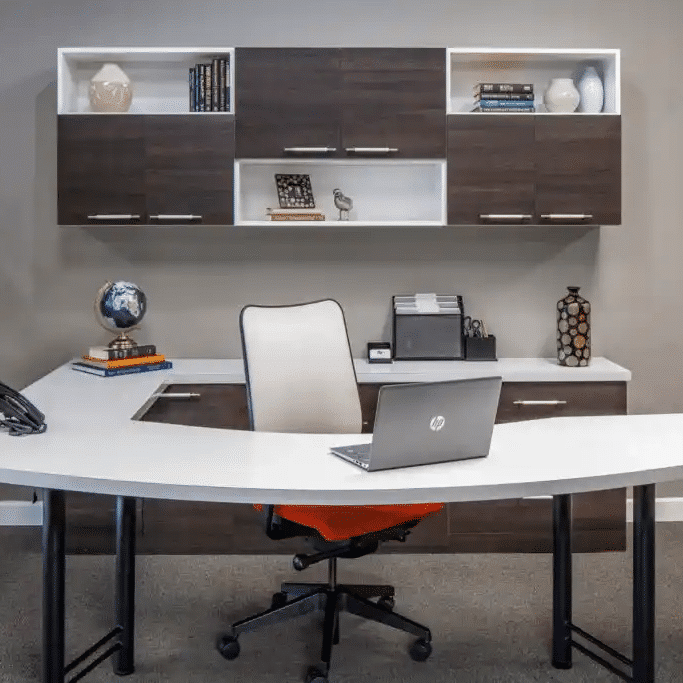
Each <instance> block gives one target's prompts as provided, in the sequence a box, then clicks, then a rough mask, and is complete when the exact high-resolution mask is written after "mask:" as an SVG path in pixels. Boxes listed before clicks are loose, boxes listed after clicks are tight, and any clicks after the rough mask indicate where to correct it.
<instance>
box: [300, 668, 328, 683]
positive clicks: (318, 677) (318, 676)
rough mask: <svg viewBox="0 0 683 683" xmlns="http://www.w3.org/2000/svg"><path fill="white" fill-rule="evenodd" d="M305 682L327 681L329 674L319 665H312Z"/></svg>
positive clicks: (320, 682) (317, 682) (322, 682)
mask: <svg viewBox="0 0 683 683" xmlns="http://www.w3.org/2000/svg"><path fill="white" fill-rule="evenodd" d="M305 683H327V676H326V675H325V674H324V673H323V672H322V671H321V670H320V669H319V668H318V667H317V666H312V667H311V668H310V669H309V670H308V673H307V674H306V681H305Z"/></svg>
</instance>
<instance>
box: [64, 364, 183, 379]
mask: <svg viewBox="0 0 683 683" xmlns="http://www.w3.org/2000/svg"><path fill="white" fill-rule="evenodd" d="M71 367H72V368H73V369H74V370H78V372H85V373H88V374H91V375H99V376H100V377H116V376H118V375H133V374H136V373H140V372H152V371H154V370H168V369H170V368H172V367H173V363H171V361H168V360H165V361H163V362H161V363H148V364H143V365H132V366H130V367H125V368H100V367H93V366H92V365H88V364H87V363H83V362H81V361H73V362H72V363H71Z"/></svg>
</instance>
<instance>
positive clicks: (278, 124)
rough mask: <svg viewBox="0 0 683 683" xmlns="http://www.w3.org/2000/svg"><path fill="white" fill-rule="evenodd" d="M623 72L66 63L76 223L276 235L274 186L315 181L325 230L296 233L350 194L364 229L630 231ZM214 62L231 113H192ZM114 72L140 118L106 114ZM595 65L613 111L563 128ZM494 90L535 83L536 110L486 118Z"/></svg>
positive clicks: (251, 60) (67, 178)
mask: <svg viewBox="0 0 683 683" xmlns="http://www.w3.org/2000/svg"><path fill="white" fill-rule="evenodd" d="M619 58H620V57H619V50H495V51H492V50H483V49H474V48H468V49H445V48H444V49H438V48H236V49H232V48H191V49H186V48H168V49H164V48H149V49H144V48H135V49H128V48H120V49H119V48H102V49H96V48H69V49H61V50H60V51H59V79H58V83H59V85H58V100H59V105H58V118H59V124H58V136H59V139H58V169H59V170H58V192H59V198H58V220H59V223H60V224H67V225H73V224H75V225H82V224H89V223H113V224H116V223H139V224H149V225H158V224H160V223H206V224H221V225H230V224H232V223H233V222H235V223H237V224H239V225H252V226H258V225H263V224H268V225H274V224H275V221H272V220H270V216H268V214H267V209H272V210H274V211H276V210H277V209H278V208H279V206H278V204H277V197H276V196H275V195H274V191H275V186H274V177H273V176H274V174H276V173H301V174H310V175H311V179H312V182H313V184H314V186H315V190H314V194H315V197H316V198H317V200H318V201H319V202H320V205H319V207H316V208H319V209H322V211H320V212H321V213H324V214H325V220H324V221H301V222H300V221H287V222H282V223H280V225H281V226H282V227H285V226H293V225H297V224H305V225H307V226H310V227H321V226H322V225H324V224H329V223H334V224H339V223H340V221H339V214H338V209H337V208H336V207H335V206H334V203H333V200H332V191H333V190H334V189H335V188H339V189H341V191H342V192H343V193H344V194H346V195H347V196H349V197H351V198H352V199H353V201H354V207H353V209H352V211H351V212H350V214H349V216H348V218H349V222H348V224H349V225H350V224H358V225H376V226H380V225H400V226H424V225H441V226H442V225H446V224H450V225H478V224H489V225H493V224H514V223H529V224H536V225H539V224H540V225H543V224H582V225H601V224H604V225H608V224H618V223H619V222H620V220H621V117H620V91H619V73H620V63H619ZM213 60H223V61H225V62H226V63H229V67H230V68H229V70H228V73H227V74H226V80H225V82H224V90H225V89H227V90H228V91H229V94H228V96H227V98H226V104H227V107H226V108H227V109H229V111H218V112H196V111H191V109H194V107H191V104H190V103H191V96H190V81H191V80H192V79H191V78H190V77H189V76H190V73H189V72H190V70H191V69H192V68H193V67H194V66H195V65H198V64H210V63H212V62H213ZM107 63H115V64H117V65H118V66H120V67H121V68H122V69H123V70H124V71H125V73H126V74H127V75H128V77H129V78H130V80H131V82H132V90H133V98H132V104H131V106H130V109H129V110H128V111H127V112H125V113H100V112H92V111H90V108H91V107H90V102H89V97H88V89H89V86H90V79H91V78H92V77H93V75H94V74H95V73H96V72H97V71H98V70H99V69H100V68H101V67H102V66H103V65H105V64H107ZM588 66H594V67H595V68H596V70H597V72H598V74H599V75H600V78H601V79H602V82H603V84H604V107H603V109H602V111H601V112H600V113H595V114H587V113H581V114H575V113H570V114H557V113H548V112H546V111H545V107H544V99H543V96H544V93H545V90H546V88H547V87H548V84H549V82H550V80H551V79H552V78H558V77H559V78H573V79H574V80H578V78H579V76H580V75H581V73H583V70H584V69H586V68H587V67H588ZM483 82H486V83H507V84H510V83H522V84H528V85H529V86H530V88H532V89H533V91H534V92H533V95H534V98H535V99H533V100H531V105H532V106H533V109H531V110H526V111H524V110H523V111H515V112H507V111H505V112H502V111H499V112H495V113H490V112H489V111H488V110H487V111H486V112H481V111H477V112H473V111H472V109H473V108H474V107H473V105H474V104H475V95H474V88H475V86H476V85H477V84H478V83H483ZM499 99H500V98H499ZM527 101H530V100H527ZM446 169H447V170H446ZM233 170H235V175H234V178H233ZM233 198H234V201H235V202H236V207H235V216H234V221H233Z"/></svg>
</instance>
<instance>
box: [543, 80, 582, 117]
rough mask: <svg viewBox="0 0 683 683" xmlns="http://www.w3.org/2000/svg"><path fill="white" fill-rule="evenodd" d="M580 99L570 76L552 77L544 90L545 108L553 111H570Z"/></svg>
mask: <svg viewBox="0 0 683 683" xmlns="http://www.w3.org/2000/svg"><path fill="white" fill-rule="evenodd" d="M580 99H581V97H580V95H579V91H578V90H577V89H576V88H575V87H574V81H572V79H571V78H553V79H551V81H550V85H549V86H548V89H547V90H546V91H545V96H544V98H543V101H544V102H545V108H546V109H547V110H548V111H549V112H553V113H571V112H573V111H576V107H577V106H578V104H579V100H580Z"/></svg>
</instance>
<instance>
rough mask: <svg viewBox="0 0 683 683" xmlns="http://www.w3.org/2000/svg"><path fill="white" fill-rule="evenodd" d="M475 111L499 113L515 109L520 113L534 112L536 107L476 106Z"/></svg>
mask: <svg viewBox="0 0 683 683" xmlns="http://www.w3.org/2000/svg"><path fill="white" fill-rule="evenodd" d="M472 111H473V112H485V113H492V114H493V113H498V112H501V111H514V112H517V113H518V114H533V113H534V112H535V111H536V107H475V108H474V109H473V110H472Z"/></svg>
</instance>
